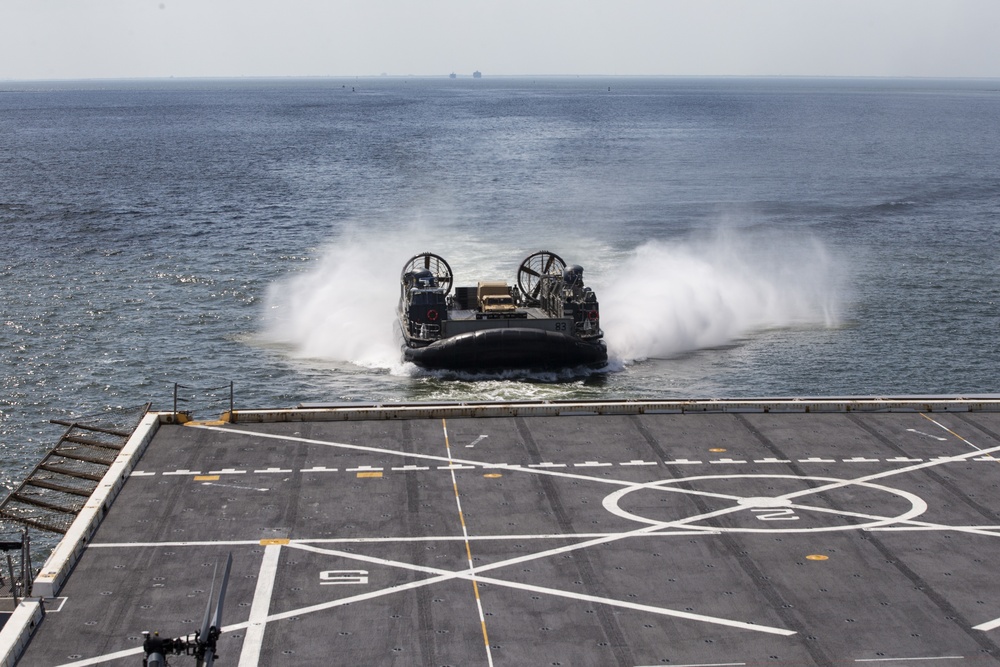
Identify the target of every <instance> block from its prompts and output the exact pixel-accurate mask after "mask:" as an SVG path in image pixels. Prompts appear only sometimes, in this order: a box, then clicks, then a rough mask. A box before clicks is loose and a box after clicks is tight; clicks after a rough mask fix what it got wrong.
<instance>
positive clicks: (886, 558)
mask: <svg viewBox="0 0 1000 667" xmlns="http://www.w3.org/2000/svg"><path fill="white" fill-rule="evenodd" d="M993 453H996V454H997V457H998V458H997V459H994V458H993V457H992V456H991V454H993ZM998 484H1000V413H947V414H938V413H935V414H920V413H888V414H851V413H846V414H705V415H690V414H688V415H642V416H583V417H566V416H564V417H529V418H493V419H448V420H447V421H444V420H441V419H426V420H411V421H354V422H311V423H310V422H304V423H301V422H300V423H273V424H255V425H223V426H209V425H194V426H191V425H188V426H163V427H161V428H160V431H159V432H158V433H157V435H156V436H155V438H154V439H153V441H152V443H151V445H150V447H149V449H148V451H147V452H146V454H145V455H144V456H143V458H142V460H141V461H140V462H139V465H138V466H137V469H136V471H135V472H134V473H133V474H132V476H131V477H130V478H129V480H128V481H127V483H126V484H125V486H124V489H123V491H122V493H121V495H120V496H119V497H118V499H117V500H116V502H115V504H114V506H113V507H112V509H111V511H110V512H109V514H108V516H107V518H106V519H105V520H104V523H103V524H102V525H101V527H100V529H99V531H98V532H97V534H96V535H95V538H94V540H93V542H92V544H91V546H90V547H89V548H88V549H87V550H86V552H85V553H84V555H83V557H82V558H81V560H80V561H79V563H78V565H77V566H76V568H75V570H74V572H73V574H72V575H71V577H70V578H69V580H68V582H67V584H66V586H65V587H64V588H63V590H62V591H61V596H62V598H60V599H57V600H56V601H54V602H53V603H51V604H49V605H48V608H49V613H48V614H47V616H46V618H45V620H44V621H43V623H42V624H41V627H40V629H39V630H38V632H37V633H36V634H35V636H34V638H33V640H32V643H31V645H30V646H29V648H28V650H27V652H26V653H25V655H24V657H23V659H22V661H21V662H20V663H19V664H21V665H26V666H32V665H44V666H46V667H50V666H52V665H61V664H81V665H82V664H113V665H140V664H141V651H140V650H139V646H140V644H141V637H140V633H141V631H143V630H158V631H159V632H160V633H161V634H162V635H165V636H179V635H184V634H186V633H189V632H192V631H194V630H195V628H196V627H197V626H198V625H199V624H200V620H201V617H202V614H203V613H204V609H205V605H206V602H207V601H208V599H209V593H208V589H209V587H210V586H211V579H212V571H213V567H214V566H215V564H216V562H217V561H218V560H220V559H222V558H224V557H225V555H226V554H227V553H230V552H231V553H232V555H233V574H232V579H231V581H230V585H229V591H228V596H227V598H226V606H225V615H224V617H223V621H224V624H225V626H226V631H225V633H224V634H223V636H222V637H221V639H220V640H219V652H220V655H221V659H220V661H219V662H218V663H217V664H220V665H231V666H233V667H235V666H236V665H252V664H261V665H352V666H354V665H453V666H456V667H459V666H468V665H497V666H501V665H503V666H507V665H511V666H513V665H518V666H520V665H573V666H580V665H601V666H603V665H623V666H636V665H672V666H674V667H677V666H679V665H733V666H736V665H782V666H788V665H862V666H863V665H865V664H875V665H879V664H886V665H949V664H951V665H956V666H959V665H963V666H971V665H995V664H1000V629H994V628H993V626H994V625H997V626H1000V621H995V619H1000V583H998V575H997V572H998V569H997V565H998V560H1000V559H998V554H1000V494H998V491H997V489H998ZM470 556H471V565H472V567H474V568H475V572H474V574H473V573H472V571H470V560H469V559H470ZM63 598H64V599H63ZM59 605H61V608H60V607H59ZM57 608H58V611H54V610H55V609H57ZM129 651H131V653H128V652H129ZM123 652H124V653H123ZM170 662H171V664H173V665H175V666H176V665H187V664H191V665H193V664H194V660H193V658H189V657H182V656H176V657H172V658H170Z"/></svg>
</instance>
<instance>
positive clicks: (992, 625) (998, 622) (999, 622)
mask: <svg viewBox="0 0 1000 667" xmlns="http://www.w3.org/2000/svg"><path fill="white" fill-rule="evenodd" d="M996 628H1000V618H994V619H993V620H992V621H986V622H985V623H980V624H979V625H973V626H972V629H973V630H982V631H983V632H988V631H990V630H994V629H996Z"/></svg>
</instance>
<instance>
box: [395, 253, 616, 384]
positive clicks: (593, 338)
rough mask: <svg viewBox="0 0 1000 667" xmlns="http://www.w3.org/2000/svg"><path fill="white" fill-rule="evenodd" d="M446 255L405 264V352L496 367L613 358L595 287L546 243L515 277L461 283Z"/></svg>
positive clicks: (438, 364) (444, 363)
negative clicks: (514, 280) (457, 282)
mask: <svg viewBox="0 0 1000 667" xmlns="http://www.w3.org/2000/svg"><path fill="white" fill-rule="evenodd" d="M453 282H454V277H453V275H452V272H451V267H450V266H448V262H446V261H445V260H444V259H443V258H442V257H439V256H438V255H435V254H432V253H429V252H426V253H422V254H420V255H416V256H415V257H413V258H412V259H410V261H408V262H407V263H406V265H405V266H404V267H403V272H402V275H401V276H400V295H399V313H398V314H399V328H400V330H401V331H402V334H403V340H404V345H403V358H404V359H405V360H406V361H411V362H413V363H414V364H416V365H417V366H421V367H423V368H434V369H445V370H463V371H473V372H482V371H485V372H490V371H500V370H509V369H530V370H536V369H537V370H554V369H562V368H574V367H580V366H587V367H590V368H600V367H602V366H604V365H606V364H607V361H608V351H607V348H606V347H605V345H604V341H603V340H601V338H602V337H603V336H604V333H603V332H602V331H601V314H600V309H599V307H598V303H597V295H596V294H594V291H593V290H592V289H590V288H589V287H586V286H585V285H584V284H583V268H582V267H580V266H569V267H567V266H566V262H565V261H563V259H562V258H561V257H559V255H556V254H555V253H552V252H548V251H547V250H542V251H539V252H536V253H534V254H532V255H529V256H528V257H527V258H526V259H525V260H524V261H523V262H521V266H520V267H519V268H518V270H517V284H516V285H514V286H511V285H508V284H507V283H506V282H503V281H480V282H479V283H478V284H477V285H476V286H474V287H456V288H455V293H454V294H451V288H452V284H453Z"/></svg>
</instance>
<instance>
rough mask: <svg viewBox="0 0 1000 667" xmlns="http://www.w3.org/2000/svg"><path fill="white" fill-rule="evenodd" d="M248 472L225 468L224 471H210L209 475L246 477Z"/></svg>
mask: <svg viewBox="0 0 1000 667" xmlns="http://www.w3.org/2000/svg"><path fill="white" fill-rule="evenodd" d="M246 472H247V471H246V470H237V469H236V468H223V469H222V470H209V471H208V474H209V475H245V474H246Z"/></svg>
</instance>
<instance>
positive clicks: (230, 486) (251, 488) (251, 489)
mask: <svg viewBox="0 0 1000 667" xmlns="http://www.w3.org/2000/svg"><path fill="white" fill-rule="evenodd" d="M201 485H202V486H221V487H224V488H226V489H241V490H243V491H270V490H271V489H263V488H254V487H252V486H240V485H238V484H219V483H218V482H202V483H201Z"/></svg>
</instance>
